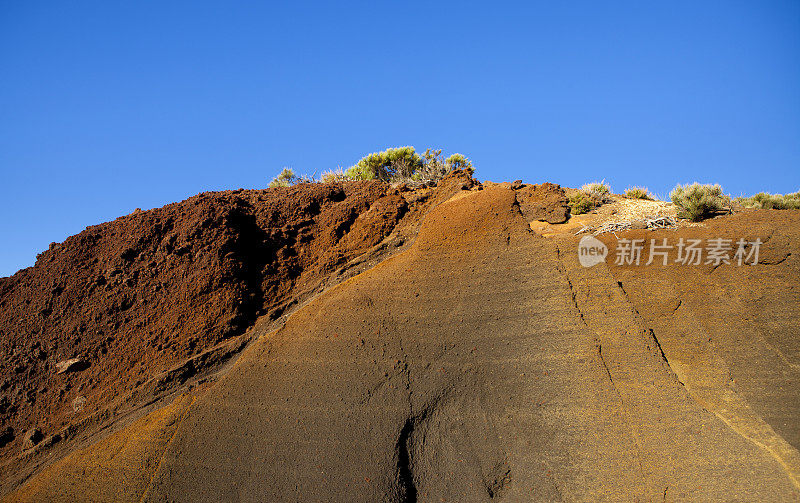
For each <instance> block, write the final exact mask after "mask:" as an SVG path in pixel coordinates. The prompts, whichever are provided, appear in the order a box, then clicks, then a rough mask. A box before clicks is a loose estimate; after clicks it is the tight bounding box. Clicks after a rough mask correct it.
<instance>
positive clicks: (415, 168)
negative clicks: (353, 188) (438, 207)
mask: <svg viewBox="0 0 800 503" xmlns="http://www.w3.org/2000/svg"><path fill="white" fill-rule="evenodd" d="M456 169H465V170H468V171H469V172H470V173H473V172H474V169H473V167H472V163H471V162H470V160H469V159H467V158H466V157H465V156H463V155H461V154H453V155H451V156H450V157H448V158H447V159H444V158H443V157H442V151H441V149H438V150H434V149H430V148H429V149H427V150H426V151H425V153H424V154H422V156H420V155H419V154H417V153H416V151H415V150H414V147H397V148H390V149H386V150H384V151H383V152H375V153H372V154H369V155H367V156H365V157H363V158H362V159H361V160H360V161H358V162H357V163H356V164H355V165H353V166H351V167H349V168H348V169H347V171H345V172H344V173H342V175H341V176H342V177H343V179H345V180H376V179H377V180H381V181H384V182H389V183H409V184H421V183H426V182H433V181H436V180H439V179H441V178H443V177H444V176H446V175H447V174H448V173H450V172H452V171H454V170H456ZM329 173H330V172H329ZM337 176H338V175H337ZM328 178H329V179H334V180H336V179H337V178H336V177H333V176H329V177H328ZM323 181H325V180H323Z"/></svg>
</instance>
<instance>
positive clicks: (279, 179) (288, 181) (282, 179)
mask: <svg viewBox="0 0 800 503" xmlns="http://www.w3.org/2000/svg"><path fill="white" fill-rule="evenodd" d="M295 183H297V175H295V174H294V171H292V170H291V169H289V168H283V171H281V173H280V174H279V175H278V176H276V177H275V178H273V179H272V181H271V182H269V186H270V188H273V187H288V186H290V185H294V184H295Z"/></svg>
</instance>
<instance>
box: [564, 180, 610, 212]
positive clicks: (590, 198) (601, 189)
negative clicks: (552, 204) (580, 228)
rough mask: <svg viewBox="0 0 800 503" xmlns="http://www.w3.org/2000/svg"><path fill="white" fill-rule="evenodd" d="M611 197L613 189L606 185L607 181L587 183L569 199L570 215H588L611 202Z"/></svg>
mask: <svg viewBox="0 0 800 503" xmlns="http://www.w3.org/2000/svg"><path fill="white" fill-rule="evenodd" d="M610 196H611V187H610V186H609V185H608V184H607V183H605V180H603V181H602V182H592V183H587V184H585V185H583V187H581V188H580V190H578V192H576V193H574V194H572V195H571V196H570V197H569V201H568V204H569V207H570V213H571V214H573V215H582V214H584V213H588V212H590V211H592V210H593V209H595V208H597V207H599V206H602V205H603V204H605V203H608V202H611V201H612V199H611V197H610Z"/></svg>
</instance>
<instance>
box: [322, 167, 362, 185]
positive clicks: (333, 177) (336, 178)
mask: <svg viewBox="0 0 800 503" xmlns="http://www.w3.org/2000/svg"><path fill="white" fill-rule="evenodd" d="M353 180H354V178H352V177H350V176H349V175H347V174H346V173H345V172H344V170H343V169H342V168H341V167H338V168H336V169H332V170H330V171H325V172H324V173H322V176H321V177H320V179H319V181H320V182H322V183H336V182H350V181H353Z"/></svg>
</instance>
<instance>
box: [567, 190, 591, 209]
mask: <svg viewBox="0 0 800 503" xmlns="http://www.w3.org/2000/svg"><path fill="white" fill-rule="evenodd" d="M568 204H569V209H570V213H571V214H573V215H582V214H584V213H588V212H590V211H592V210H593V209H595V207H596V205H595V200H594V199H593V198H592V196H590V195H589V194H587V193H586V192H583V191H579V192H576V193H574V194H573V195H571V196H570V197H569V203H568Z"/></svg>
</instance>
